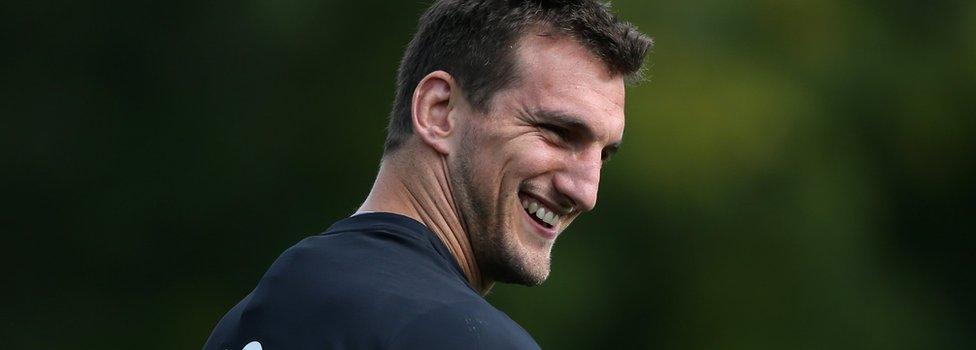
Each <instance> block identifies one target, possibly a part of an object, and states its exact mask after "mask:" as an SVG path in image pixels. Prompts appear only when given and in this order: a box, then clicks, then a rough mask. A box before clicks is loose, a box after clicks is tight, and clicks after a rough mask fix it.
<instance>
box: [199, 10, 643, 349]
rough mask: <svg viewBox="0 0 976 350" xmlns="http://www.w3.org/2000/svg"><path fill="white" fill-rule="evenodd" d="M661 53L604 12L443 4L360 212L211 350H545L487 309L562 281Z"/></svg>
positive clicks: (247, 301)
mask: <svg viewBox="0 0 976 350" xmlns="http://www.w3.org/2000/svg"><path fill="white" fill-rule="evenodd" d="M650 46H651V41H650V39H648V38H647V37H646V36H644V35H643V34H641V33H639V32H638V31H637V30H636V29H635V28H634V27H633V26H631V25H629V24H627V23H624V22H620V21H618V20H617V19H616V17H615V16H613V14H611V13H610V12H609V10H608V8H607V6H606V5H604V4H603V3H601V2H598V1H594V0H590V1H586V0H580V1H571V0H563V1H555V0H552V1H529V0H525V1H515V0H496V1H491V0H487V1H464V0H454V1H451V0H445V1H437V2H435V3H434V4H433V5H431V7H430V9H428V10H427V12H426V13H425V14H424V15H423V16H422V17H421V19H420V24H419V28H418V31H417V33H416V34H415V36H414V38H413V40H412V41H411V43H410V45H409V47H408V48H407V49H406V53H405V54H404V58H403V61H402V62H401V66H400V71H399V76H398V79H397V93H396V100H395V103H394V107H393V111H392V113H391V115H390V126H389V134H388V137H387V142H386V146H385V152H384V156H383V159H382V162H381V165H380V170H379V174H378V175H377V178H376V181H375V183H374V185H373V188H372V190H371V191H370V193H369V195H368V197H367V198H366V200H365V202H364V203H363V204H362V206H361V207H360V208H359V210H358V211H357V212H356V213H355V214H354V215H353V216H351V217H350V218H347V219H344V220H341V221H339V222H337V223H335V224H334V225H333V226H332V227H331V228H329V230H327V231H326V232H324V233H322V234H320V235H317V236H314V237H310V238H307V239H305V240H303V241H302V242H300V243H298V244H297V245H295V246H294V247H292V248H291V249H289V250H288V251H286V252H285V253H284V254H282V256H281V257H279V258H278V260H277V261H275V263H274V264H273V265H272V266H271V268H270V269H269V270H268V272H267V274H265V276H264V277H263V278H262V279H261V281H260V282H259V283H258V286H257V287H256V288H255V289H254V291H252V292H251V293H250V294H249V295H248V296H247V297H245V298H244V300H242V301H241V302H240V303H238V304H237V305H236V306H235V307H234V308H233V309H231V311H230V312H228V313H227V315H226V316H224V318H223V319H222V320H221V321H220V323H219V324H218V325H217V327H216V329H215V330H214V331H213V333H212V334H211V336H210V339H209V340H208V341H207V344H206V346H205V349H235V350H236V349H242V348H245V347H249V348H248V349H332V348H402V349H415V348H425V349H431V348H433V349H441V348H443V349H459V348H464V349H468V348H473V349H532V348H538V345H537V344H536V343H535V341H534V340H533V339H532V338H531V337H530V336H529V335H528V334H527V333H526V332H525V331H524V330H523V329H522V328H521V327H519V326H518V324H516V323H515V322H513V321H512V320H511V319H509V318H508V317H507V316H506V315H505V314H504V313H502V312H500V311H498V310H496V309H495V308H493V307H492V306H491V305H490V304H488V303H487V302H486V301H485V299H484V298H483V296H484V295H485V294H486V293H487V292H488V291H489V290H490V289H491V286H492V284H493V283H495V282H506V283H519V284H524V285H538V284H540V283H542V282H543V281H545V280H546V278H547V277H548V276H549V270H550V254H551V251H552V247H553V244H554V243H555V241H556V239H557V238H558V237H559V235H560V234H561V233H562V232H564V230H565V229H566V228H567V227H568V226H569V224H570V223H571V222H572V221H573V220H574V219H576V217H578V216H579V215H580V214H581V213H584V212H586V211H589V210H591V209H593V208H594V206H595V205H596V201H597V190H598V187H599V182H600V170H601V168H602V166H603V164H604V162H605V161H606V159H607V158H608V157H610V155H612V154H613V153H614V152H615V151H616V150H617V148H618V147H619V145H620V142H621V139H622V137H623V132H624V85H625V84H624V82H625V80H628V79H632V78H635V77H637V76H638V75H639V73H640V71H641V67H642V65H643V60H644V56H645V54H646V52H647V50H648V49H649V47H650Z"/></svg>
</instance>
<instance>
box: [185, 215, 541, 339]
mask: <svg viewBox="0 0 976 350" xmlns="http://www.w3.org/2000/svg"><path fill="white" fill-rule="evenodd" d="M538 348H539V345H538V344H536V343H535V341H534V340H533V339H532V337H531V336H529V334H528V333H526V332H525V330H524V329H522V327H520V326H519V325H518V324H516V323H515V322H514V321H512V319H510V318H509V317H508V316H507V315H505V314H504V313H502V312H501V311H498V310H497V309H495V308H494V307H493V306H491V304H489V303H488V302H487V301H486V300H485V299H484V298H483V297H482V296H481V295H479V294H478V293H477V292H476V291H475V290H474V289H472V288H471V287H470V285H469V284H468V282H467V279H466V278H465V277H464V274H463V273H462V272H461V269H460V268H459V267H458V265H457V263H456V262H455V260H454V257H453V256H452V255H451V253H450V252H449V251H448V250H447V248H446V247H445V246H444V244H443V243H442V242H441V241H440V239H439V238H438V237H437V236H435V235H434V233H433V232H431V231H430V230H429V229H428V228H427V227H426V226H424V225H423V224H421V223H420V222H417V221H416V220H413V219H411V218H408V217H406V216H402V215H398V214H392V213H379V212H377V213H365V214H360V215H356V216H353V217H350V218H346V219H343V220H340V221H339V222H337V223H335V224H334V225H332V227H330V228H329V229H328V230H327V231H325V232H324V233H322V234H320V235H316V236H312V237H308V238H306V239H304V240H302V241H301V242H299V243H298V244H296V245H295V246H293V247H291V248H289V249H288V250H286V251H285V252H284V253H282V254H281V256H280V257H278V259H277V260H276V261H275V262H274V264H272V265H271V268H270V269H268V272H267V273H265V275H264V277H262V278H261V281H260V282H258V285H257V287H255V288H254V291H252V292H251V293H250V294H248V295H247V296H246V297H245V298H244V299H243V300H241V301H240V302H239V303H238V304H237V305H236V306H234V307H233V308H232V309H231V310H230V311H229V312H227V314H226V315H224V317H223V318H222V319H221V320H220V322H219V323H217V327H216V328H215V329H214V330H213V333H211V334H210V338H209V339H207V343H206V345H204V350H240V349H246V350H292V349H295V350H298V349H316V350H322V349H538Z"/></svg>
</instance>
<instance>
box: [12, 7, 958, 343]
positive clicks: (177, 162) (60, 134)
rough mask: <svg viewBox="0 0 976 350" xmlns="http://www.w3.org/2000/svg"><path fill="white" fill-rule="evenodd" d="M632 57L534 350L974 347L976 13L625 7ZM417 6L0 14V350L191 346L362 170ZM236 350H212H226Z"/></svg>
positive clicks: (375, 152)
mask: <svg viewBox="0 0 976 350" xmlns="http://www.w3.org/2000/svg"><path fill="white" fill-rule="evenodd" d="M614 5H615V8H616V9H617V11H618V13H619V14H620V15H621V17H623V18H624V19H627V20H629V21H631V22H634V23H635V24H637V25H638V26H639V27H640V28H641V30H642V31H644V32H646V33H648V34H649V35H651V36H653V37H654V38H655V41H656V47H655V49H654V52H653V53H652V54H651V55H650V60H649V70H648V74H647V77H648V82H646V83H644V84H643V85H640V86H636V87H633V88H631V89H629V90H628V96H627V107H626V109H627V118H628V119H627V128H626V134H625V135H626V136H625V141H624V146H623V148H622V150H621V153H620V154H619V155H618V156H617V157H615V158H614V160H612V161H611V162H610V163H609V164H608V166H607V167H606V168H605V170H604V172H603V179H602V180H603V181H602V188H601V192H600V200H599V204H598V206H597V209H596V210H595V211H594V212H592V213H590V214H588V215H585V216H583V217H582V218H581V219H580V220H579V221H578V222H577V223H576V224H575V225H574V226H573V227H572V228H571V229H570V230H569V231H568V232H567V233H566V234H565V235H563V236H562V237H561V238H560V240H559V242H558V244H557V245H556V248H555V251H554V260H553V272H552V275H551V276H550V279H549V281H548V282H547V283H546V284H545V285H543V286H541V287H536V288H525V287H520V286H507V285H500V286H497V287H496V288H495V290H494V292H493V293H492V294H491V295H490V296H489V300H490V301H491V302H492V303H493V304H494V305H496V306H497V307H498V308H499V309H501V310H503V311H505V312H507V313H508V314H509V315H510V316H511V317H512V318H513V319H514V320H516V321H517V322H518V323H520V324H521V325H522V326H523V327H525V328H526V329H527V330H528V331H529V332H530V333H531V334H532V335H533V336H534V337H535V338H536V340H537V341H538V342H539V344H540V345H542V347H543V348H549V349H598V348H638V349H644V348H647V349H972V348H974V347H976V333H974V330H976V297H974V295H976V273H974V272H973V269H974V267H976V258H974V257H973V254H976V239H974V238H973V233H974V232H976V230H974V225H973V223H974V219H973V217H974V215H976V205H974V204H976V186H974V182H976V142H974V140H973V138H974V136H976V132H974V131H976V119H974V118H976V108H974V106H976V103H974V97H976V96H974V92H976V2H972V1H956V2H950V1H932V2H918V1H860V2H851V1H839V0H828V1H802V2H801V1H758V0H757V1H697V2H694V4H691V3H690V2H680V1H678V2H676V1H658V2H648V1H635V0H621V1H618V2H616V3H615V4H614ZM424 7H425V2H420V1H375V0H370V1H355V2H353V1H307V0H283V1H223V2H211V1H175V2H174V1H170V2H155V3H142V2H131V1H108V2H97V3H96V2H90V3H89V2H77V1H75V2H70V1H65V2H61V3H46V2H29V1H25V2H16V3H5V4H4V5H3V9H2V10H0V23H2V24H0V25H2V28H3V30H0V38H2V39H3V40H2V41H0V42H2V43H3V46H2V47H3V48H4V50H3V54H2V55H0V57H2V58H0V60H2V65H0V92H2V94H0V106H2V108H3V110H2V112H0V114H2V115H3V118H2V122H0V146H3V147H2V149H3V150H2V151H0V152H2V154H3V158H2V163H0V165H2V167H0V169H2V170H0V179H2V182H0V183H2V194H3V198H4V201H3V202H4V203H5V205H4V207H5V208H6V209H3V211H2V213H0V224H2V226H0V227H2V232H3V234H4V237H5V238H6V239H5V241H6V242H8V243H4V248H6V249H4V251H5V252H4V254H3V256H4V258H3V259H4V260H3V262H4V265H3V266H4V267H5V273H4V277H5V278H4V283H3V288H2V290H3V294H4V295H6V296H7V297H6V298H4V299H5V300H4V303H3V304H4V305H3V312H2V315H3V318H2V321H3V324H2V325H0V329H2V331H0V332H2V333H0V335H2V336H0V344H3V345H4V347H5V348H11V349H68V348H72V349H75V348H77V349H196V348H200V347H202V345H203V343H204V341H205V339H206V337H207V335H208V334H209V332H210V331H211V329H212V328H213V326H214V324H215V323H216V322H217V320H218V319H219V318H220V317H221V316H222V315H223V313H224V312H226V311H227V310H228V309H229V308H230V307H231V306H233V305H234V303H236V302H237V301H238V300H240V299H241V298H242V297H243V296H244V295H246V294H247V293H248V292H249V291H250V289H251V288H252V287H253V286H254V285H255V283H256V282H257V280H258V279H259V278H260V277H261V275H262V274H263V272H264V271H265V269H266V268H267V267H268V266H269V264H271V263H272V262H273V261H274V259H275V257H276V256H277V255H278V254H280V253H281V252H282V251H283V250H284V249H286V248H287V247H289V246H291V245H292V244H294V243H295V242H297V241H298V240H300V239H302V238H303V237H305V236H308V235H312V234H316V233H318V232H320V231H322V230H324V229H325V228H327V227H328V226H329V225H330V224H331V223H332V222H334V221H335V220H337V219H340V218H342V217H344V216H346V215H348V214H350V213H352V212H353V211H354V210H355V208H357V207H358V205H359V204H360V203H361V201H362V200H363V199H364V197H365V195H366V193H367V191H368V190H369V187H370V185H371V183H372V180H373V176H374V174H375V172H376V170H377V165H378V161H379V157H380V154H381V149H382V143H383V139H384V127H385V124H386V120H385V118H386V115H387V112H388V110H389V106H390V105H391V103H392V96H393V81H394V75H395V71H396V67H397V64H398V61H399V57H400V54H401V51H402V49H403V47H405V45H406V43H407V41H408V40H409V38H410V35H411V34H412V31H413V28H414V25H415V23H416V18H417V17H418V16H419V14H420V13H421V11H422V10H423V8H424ZM235 350H236V349H235Z"/></svg>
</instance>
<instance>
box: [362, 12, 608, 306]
mask: <svg viewBox="0 0 976 350" xmlns="http://www.w3.org/2000/svg"><path fill="white" fill-rule="evenodd" d="M517 56H518V57H517V59H518V65H519V67H520V82H519V83H518V84H516V85H515V86H512V87H510V88H507V89H504V90H502V91H499V92H497V93H496V94H495V96H494V97H493V98H492V100H491V102H490V107H489V110H488V111H487V112H482V111H478V110H476V109H474V108H473V107H472V106H470V105H469V104H468V102H467V100H466V99H465V98H464V94H463V93H462V91H461V90H460V86H459V85H458V84H457V83H456V81H455V80H454V78H453V77H452V76H451V75H450V74H448V73H446V72H443V71H436V72H432V73H430V74H429V75H427V76H426V77H425V78H424V79H423V80H422V81H421V82H420V83H419V84H418V86H417V88H416V89H415V91H414V95H413V100H412V110H411V111H412V114H413V132H414V134H413V136H412V137H411V138H410V139H409V140H408V141H407V142H406V143H405V144H404V145H403V146H402V148H401V149H398V150H397V151H395V152H393V153H392V154H388V155H386V156H385V157H384V159H383V162H382V164H381V166H380V171H379V175H378V176H377V179H376V182H375V183H374V185H373V188H372V190H371V191H370V194H369V196H368V197H367V198H366V201H365V202H364V203H363V205H362V206H361V207H360V208H359V210H358V212H370V211H382V212H392V213H398V214H402V215H405V216H407V217H410V218H413V219H415V220H418V221H420V222H421V223H423V224H425V225H426V226H427V227H428V228H430V229H431V231H433V232H434V233H435V234H436V235H437V236H438V237H439V238H440V239H441V241H443V242H444V244H445V245H446V246H447V247H448V249H449V250H450V252H451V254H453V255H454V258H455V259H456V260H457V262H458V265H460V266H461V269H462V270H463V272H464V274H465V276H466V277H467V279H468V282H469V283H470V284H471V286H472V287H474V288H475V289H476V290H478V291H480V292H481V293H482V294H485V293H487V292H488V291H489V290H490V289H491V286H492V284H493V283H494V282H495V281H502V282H512V283H521V284H527V285H535V284H539V283H542V281H544V280H545V279H546V278H547V277H548V275H549V270H550V255H551V249H552V246H553V244H554V242H555V240H556V238H557V237H558V235H559V234H560V233H562V231H563V230H565V229H566V227H567V226H568V225H569V224H570V223H571V222H572V221H573V220H574V219H575V218H576V217H578V216H579V215H580V214H581V213H583V212H585V211H588V210H591V209H593V207H594V206H595V205H596V197H597V190H598V187H599V180H600V170H601V168H602V165H603V162H604V160H605V159H606V158H607V157H608V156H609V155H610V154H612V153H613V152H614V151H616V149H617V147H618V146H619V143H620V141H621V139H622V137H623V129H624V114H623V105H624V83H623V79H622V78H621V77H620V76H614V75H612V74H609V73H608V72H607V70H606V67H605V65H604V64H603V63H602V62H601V61H599V59H597V58H596V57H594V56H593V55H592V54H590V53H589V52H588V51H587V50H586V49H585V48H584V47H582V46H581V45H579V44H578V43H577V42H576V41H575V40H573V39H571V38H568V37H565V36H560V35H550V34H549V33H547V32H546V31H545V30H542V29H538V28H537V29H534V30H530V31H529V34H526V35H524V36H523V37H522V38H521V40H519V43H518V51H517ZM532 202H535V203H537V204H539V205H541V206H544V207H545V208H547V210H548V211H551V212H552V213H553V214H555V215H556V216H554V217H553V218H554V219H552V221H553V222H552V223H551V224H547V223H541V222H540V221H539V220H537V219H535V218H534V217H533V216H532V214H530V213H529V212H528V209H526V208H523V207H524V206H526V205H527V204H528V203H532Z"/></svg>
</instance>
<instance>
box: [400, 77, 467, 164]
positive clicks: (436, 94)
mask: <svg viewBox="0 0 976 350" xmlns="http://www.w3.org/2000/svg"><path fill="white" fill-rule="evenodd" d="M456 93H457V89H456V87H455V81H454V78H453V77H451V75H450V74H448V73H447V72H444V71H435V72H432V73H430V74H427V76H425V77H424V78H423V79H422V80H420V83H418V84H417V88H415V89H414V91H413V100H412V105H411V106H412V107H411V115H412V118H413V121H412V122H413V132H414V133H415V134H416V135H417V137H419V138H420V140H421V141H423V143H424V144H426V145H428V146H430V147H431V148H433V149H434V150H435V151H437V152H438V153H442V154H450V153H451V146H450V142H449V141H450V137H451V136H452V135H453V134H456V132H454V131H455V130H454V129H455V128H456V125H455V120H453V119H452V118H451V111H452V109H453V108H454V107H455V104H454V101H453V100H452V98H453V96H454V94H456Z"/></svg>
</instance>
